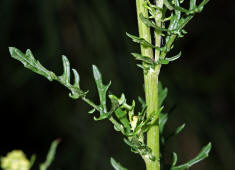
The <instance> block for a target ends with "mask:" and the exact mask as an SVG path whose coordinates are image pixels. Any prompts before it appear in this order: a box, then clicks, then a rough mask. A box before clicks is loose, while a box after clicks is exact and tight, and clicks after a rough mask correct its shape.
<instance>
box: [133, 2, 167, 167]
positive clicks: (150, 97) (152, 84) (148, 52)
mask: <svg viewBox="0 0 235 170" xmlns="http://www.w3.org/2000/svg"><path fill="white" fill-rule="evenodd" d="M143 3H144V0H136V6H137V17H138V28H139V36H140V37H142V38H144V39H145V40H146V41H148V42H149V43H151V33H150V28H149V27H147V26H146V25H145V24H144V23H143V22H142V21H141V19H140V17H139V15H140V14H141V13H142V14H143V16H144V17H148V11H147V9H146V8H144V6H143ZM156 4H157V6H158V7H159V8H162V6H163V0H156ZM161 18H162V12H161V11H160V10H159V11H157V15H156V18H155V21H156V24H157V25H158V26H159V27H161ZM155 44H156V46H159V47H160V45H161V33H160V32H155ZM141 54H142V55H143V56H148V57H150V58H153V50H152V48H148V47H144V46H142V45H141ZM159 57H160V52H159V51H158V50H156V51H155V60H156V61H157V60H158V58H159ZM160 67H161V66H160V65H157V66H156V67H155V68H154V69H152V68H151V69H150V70H149V71H148V72H147V73H146V74H144V85H145V98H146V104H147V117H149V116H150V115H151V113H153V112H157V110H158V76H159V72H160ZM159 143H160V142H159V126H158V123H156V124H155V125H153V126H152V127H151V128H150V129H149V131H148V132H147V145H148V147H150V148H151V149H152V154H153V155H154V156H155V158H156V160H155V161H151V160H149V159H145V163H146V170H160V148H159V146H160V144H159Z"/></svg>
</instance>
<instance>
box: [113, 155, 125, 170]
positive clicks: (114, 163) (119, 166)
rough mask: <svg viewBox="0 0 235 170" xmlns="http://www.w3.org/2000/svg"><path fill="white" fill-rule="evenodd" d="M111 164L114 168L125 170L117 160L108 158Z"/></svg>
mask: <svg viewBox="0 0 235 170" xmlns="http://www.w3.org/2000/svg"><path fill="white" fill-rule="evenodd" d="M110 162H111V165H112V166H113V168H114V169H115V170H127V168H124V167H123V166H122V165H121V164H120V163H119V162H116V161H115V160H114V159H113V158H111V159H110Z"/></svg>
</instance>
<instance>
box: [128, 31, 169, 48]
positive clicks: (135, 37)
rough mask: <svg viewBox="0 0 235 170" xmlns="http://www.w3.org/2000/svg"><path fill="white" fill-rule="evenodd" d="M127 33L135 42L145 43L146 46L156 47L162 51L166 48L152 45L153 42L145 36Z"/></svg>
mask: <svg viewBox="0 0 235 170" xmlns="http://www.w3.org/2000/svg"><path fill="white" fill-rule="evenodd" d="M126 35H127V36H128V37H130V38H131V39H132V41H133V42H136V43H139V44H141V45H143V46H144V47H150V48H155V49H157V50H160V51H163V50H165V48H160V47H157V46H154V45H152V44H151V43H149V42H148V41H146V40H145V39H144V38H140V37H137V36H134V35H131V34H129V33H126Z"/></svg>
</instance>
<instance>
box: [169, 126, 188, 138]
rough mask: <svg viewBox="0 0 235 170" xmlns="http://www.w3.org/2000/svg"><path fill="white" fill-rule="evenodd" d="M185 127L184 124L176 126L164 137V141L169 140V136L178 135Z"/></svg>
mask: <svg viewBox="0 0 235 170" xmlns="http://www.w3.org/2000/svg"><path fill="white" fill-rule="evenodd" d="M184 127H185V124H182V125H180V126H179V127H177V128H176V130H175V131H174V132H172V133H171V134H170V135H168V136H167V137H166V141H167V140H169V139H170V138H171V137H173V136H176V135H178V134H179V133H180V132H181V131H182V130H183V129H184Z"/></svg>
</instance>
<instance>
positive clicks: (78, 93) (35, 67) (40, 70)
mask: <svg viewBox="0 0 235 170" xmlns="http://www.w3.org/2000/svg"><path fill="white" fill-rule="evenodd" d="M9 51H10V54H11V56H12V57H13V58H14V59H16V60H19V61H20V62H21V63H23V64H24V66H25V67H26V68H28V69H30V70H32V71H33V72H35V73H37V74H40V75H42V76H44V77H46V78H47V79H48V80H50V81H52V80H56V81H58V82H59V83H61V84H62V85H64V86H65V87H67V88H68V89H69V90H70V91H71V92H70V93H69V96H70V97H71V98H73V99H78V98H79V97H84V96H85V95H86V94H87V92H83V91H82V90H81V89H80V87H79V81H80V78H79V74H78V72H77V71H76V70H75V69H72V70H73V74H74V84H73V85H71V84H70V63H69V60H68V59H67V57H66V56H62V61H63V69H64V72H63V74H62V75H61V76H56V74H55V73H53V72H51V71H49V70H47V69H46V68H45V67H43V66H42V65H41V64H40V62H39V61H37V60H36V59H35V58H34V56H33V54H32V52H31V51H30V50H27V51H26V53H25V54H23V53H22V52H21V51H20V50H18V49H17V48H15V47H9Z"/></svg>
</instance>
